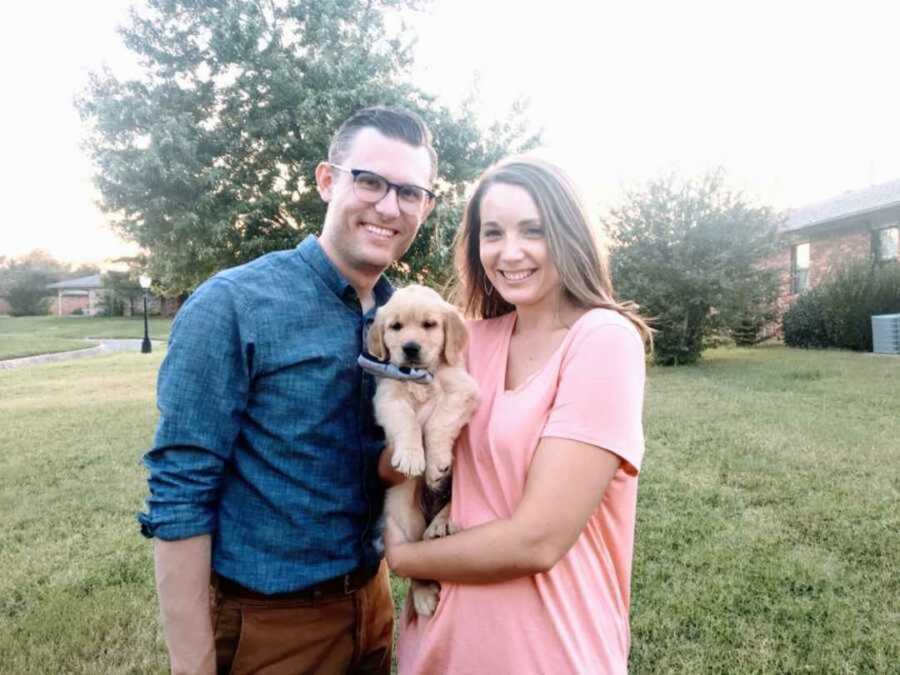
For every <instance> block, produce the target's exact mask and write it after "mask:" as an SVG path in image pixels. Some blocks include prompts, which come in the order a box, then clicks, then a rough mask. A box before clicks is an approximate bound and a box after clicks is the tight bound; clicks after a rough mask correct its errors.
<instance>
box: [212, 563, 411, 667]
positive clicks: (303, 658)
mask: <svg viewBox="0 0 900 675" xmlns="http://www.w3.org/2000/svg"><path fill="white" fill-rule="evenodd" d="M210 601H211V609H210V611H211V614H212V625H213V630H214V632H215V640H216V666H217V671H218V673H219V675H226V674H228V675H249V674H250V673H261V674H263V675H301V674H303V673H310V674H312V673H315V674H316V675H338V674H340V673H358V674H359V675H364V674H365V675H368V674H369V673H373V674H378V675H388V674H389V673H390V672H391V647H392V642H393V635H394V605H393V601H392V599H391V586H390V580H389V578H388V570H387V566H386V565H385V564H384V563H383V562H382V563H381V567H380V568H379V570H378V573H377V574H376V575H375V576H374V577H373V578H372V579H371V580H370V581H369V582H368V583H366V584H365V585H364V586H363V587H362V588H360V589H359V590H357V591H355V592H353V593H350V594H348V595H344V594H343V593H336V594H334V595H331V596H330V597H326V596H323V597H317V598H315V599H313V598H304V599H290V600H286V599H270V598H260V597H256V598H251V597H245V596H242V595H238V594H230V593H226V592H223V590H222V589H221V587H220V584H219V583H217V582H216V580H215V579H214V580H213V584H212V588H211V589H210Z"/></svg>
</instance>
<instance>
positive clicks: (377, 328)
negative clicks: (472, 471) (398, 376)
mask: <svg viewBox="0 0 900 675" xmlns="http://www.w3.org/2000/svg"><path fill="white" fill-rule="evenodd" d="M467 339H468V336H467V333H466V327H465V323H463V320H462V317H461V316H460V315H459V312H457V310H456V308H454V307H453V306H452V305H451V304H450V303H448V302H446V301H444V300H443V299H442V298H441V296H440V295H438V293H436V292H435V291H433V290H432V289H430V288H427V287H425V286H419V285H410V286H407V287H405V288H402V289H400V290H398V291H397V292H396V293H394V295H393V296H392V297H391V299H390V301H388V302H387V304H385V305H384V306H383V307H381V308H380V309H379V310H378V313H377V314H376V316H375V322H374V323H373V324H372V327H371V328H370V329H369V334H368V339H367V343H368V344H367V346H368V350H369V352H371V353H372V355H374V356H376V357H378V358H380V359H386V360H389V361H390V362H391V363H393V364H394V365H395V366H397V367H401V368H419V369H426V370H428V371H429V372H430V373H431V374H432V378H431V381H430V382H429V383H427V384H423V383H420V382H411V381H401V380H394V379H388V378H379V380H378V387H377V389H376V392H375V398H374V406H375V417H376V419H377V420H378V423H379V424H380V425H381V426H382V428H383V429H384V433H385V438H386V441H387V445H388V446H389V447H391V448H392V455H391V464H392V465H393V466H394V468H395V469H396V470H397V471H399V472H400V473H403V474H405V475H407V476H409V477H410V478H411V479H416V480H407V481H404V482H403V483H401V484H400V485H398V486H395V487H392V488H391V489H390V490H388V493H387V496H386V498H385V517H386V518H387V519H389V520H390V521H391V522H393V523H395V524H396V525H397V526H399V528H400V529H401V531H402V532H403V533H404V536H405V537H406V539H407V540H408V541H418V540H420V539H422V537H423V536H425V537H426V538H431V537H434V536H443V535H444V534H448V533H449V530H450V524H449V504H448V505H446V506H444V507H443V508H442V509H441V511H440V512H439V513H438V514H437V515H436V516H435V514H428V515H429V516H435V517H434V518H433V519H432V522H431V524H430V525H429V527H428V529H427V530H426V515H425V514H423V511H422V508H421V507H420V494H419V493H420V492H421V491H422V489H423V487H422V485H421V478H420V477H421V476H422V475H423V474H424V479H425V484H426V486H427V487H426V492H427V491H429V490H430V491H436V490H438V489H439V488H440V487H441V485H442V484H445V483H446V479H448V478H449V477H450V469H451V467H452V465H453V444H454V442H455V441H456V437H457V436H458V435H459V432H460V431H461V430H462V428H463V427H464V426H465V425H466V424H467V423H468V421H469V419H471V417H472V414H473V413H474V412H475V409H476V407H477V405H478V385H477V383H476V382H475V380H474V379H472V377H471V376H470V375H469V374H468V373H467V372H466V371H465V368H464V366H463V363H462V357H463V351H464V349H465V346H466V341H467ZM426 501H427V500H426ZM439 588H440V587H439V586H438V585H437V584H434V583H425V582H416V581H415V580H414V581H413V583H412V586H411V588H410V593H411V594H412V597H413V605H414V606H415V608H416V611H417V612H419V613H420V614H423V615H426V616H427V615H430V614H431V613H433V612H434V609H435V607H436V605H437V599H438V592H439Z"/></svg>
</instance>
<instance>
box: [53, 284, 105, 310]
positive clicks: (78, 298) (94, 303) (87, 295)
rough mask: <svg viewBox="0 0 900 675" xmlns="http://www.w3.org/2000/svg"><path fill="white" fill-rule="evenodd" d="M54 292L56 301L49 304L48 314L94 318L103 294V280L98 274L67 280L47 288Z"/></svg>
mask: <svg viewBox="0 0 900 675" xmlns="http://www.w3.org/2000/svg"><path fill="white" fill-rule="evenodd" d="M47 288H48V289H49V290H52V291H56V300H55V301H53V302H52V303H50V313H51V314H56V315H57V316H63V315H66V314H72V313H73V312H76V311H78V310H81V312H80V313H82V314H87V315H88V316H94V315H95V314H97V312H98V311H100V307H101V303H100V299H101V296H102V295H103V293H104V292H105V291H104V290H103V280H102V279H101V278H100V275H99V274H92V275H91V276H88V277H78V278H77V279H67V280H65V281H59V282H57V283H55V284H49V285H48V286H47Z"/></svg>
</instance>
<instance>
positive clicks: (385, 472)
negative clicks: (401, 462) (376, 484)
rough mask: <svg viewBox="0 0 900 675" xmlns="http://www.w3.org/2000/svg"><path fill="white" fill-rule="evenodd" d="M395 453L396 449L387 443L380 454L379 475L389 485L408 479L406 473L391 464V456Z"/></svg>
mask: <svg viewBox="0 0 900 675" xmlns="http://www.w3.org/2000/svg"><path fill="white" fill-rule="evenodd" d="M393 454H394V449H393V448H392V447H391V446H389V445H386V446H384V450H382V451H381V455H379V456H378V477H379V478H380V479H381V482H383V483H384V484H385V485H386V486H387V487H393V486H395V485H399V484H400V483H402V482H403V481H405V480H406V476H405V475H404V474H402V473H400V472H399V471H397V470H396V469H394V467H393V466H391V456H392V455H393Z"/></svg>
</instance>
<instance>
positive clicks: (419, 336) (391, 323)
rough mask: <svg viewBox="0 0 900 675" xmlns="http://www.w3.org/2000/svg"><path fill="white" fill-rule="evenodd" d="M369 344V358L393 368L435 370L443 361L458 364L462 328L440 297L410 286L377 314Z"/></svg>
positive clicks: (456, 316) (398, 292) (452, 309)
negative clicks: (393, 366) (382, 361)
mask: <svg viewBox="0 0 900 675" xmlns="http://www.w3.org/2000/svg"><path fill="white" fill-rule="evenodd" d="M368 343H369V344H368V348H369V351H370V352H371V353H372V354H374V355H375V356H377V357H378V358H382V359H384V358H387V359H389V360H390V361H391V363H393V364H394V365H396V366H408V367H411V368H426V369H428V370H434V369H436V368H437V367H438V366H439V365H440V364H441V362H442V361H443V362H446V363H449V364H450V365H457V364H458V363H459V360H460V358H461V356H462V350H463V348H464V347H465V326H464V324H463V322H462V319H461V318H460V316H459V314H458V312H457V311H456V309H455V308H454V307H453V306H452V305H450V304H449V303H447V302H445V301H444V300H443V299H442V298H441V296H440V295H438V294H437V293H436V292H435V291H433V290H432V289H430V288H427V287H425V286H419V285H416V284H413V285H410V286H407V287H405V288H401V289H400V290H398V291H397V292H396V293H394V295H393V296H392V297H391V299H390V300H389V301H388V303H387V304H386V305H384V306H383V307H381V308H380V309H379V310H378V313H377V315H376V316H375V323H374V324H373V325H372V328H371V329H370V330H369V339H368Z"/></svg>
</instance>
